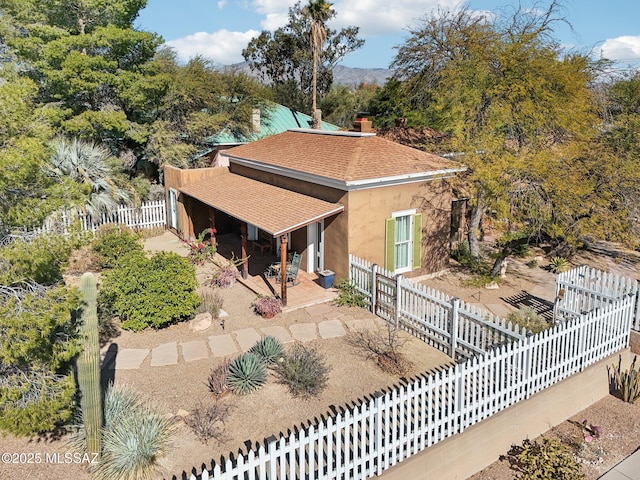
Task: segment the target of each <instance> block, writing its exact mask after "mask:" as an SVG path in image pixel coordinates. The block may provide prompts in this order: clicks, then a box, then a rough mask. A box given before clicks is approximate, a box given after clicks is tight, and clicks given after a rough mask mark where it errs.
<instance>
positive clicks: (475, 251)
mask: <svg viewBox="0 0 640 480" xmlns="http://www.w3.org/2000/svg"><path fill="white" fill-rule="evenodd" d="M486 209H487V207H486V205H485V202H484V192H483V191H482V190H479V191H478V193H477V195H476V203H475V205H473V206H472V207H471V209H470V213H469V232H468V233H467V240H468V241H469V253H470V254H471V256H472V257H473V258H475V259H479V258H480V240H479V234H480V225H481V224H482V217H483V216H484V212H485V210H486Z"/></svg>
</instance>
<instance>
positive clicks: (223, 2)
mask: <svg viewBox="0 0 640 480" xmlns="http://www.w3.org/2000/svg"><path fill="white" fill-rule="evenodd" d="M226 5H227V0H220V1H219V2H218V10H222V9H223V8H224V7H225V6H226Z"/></svg>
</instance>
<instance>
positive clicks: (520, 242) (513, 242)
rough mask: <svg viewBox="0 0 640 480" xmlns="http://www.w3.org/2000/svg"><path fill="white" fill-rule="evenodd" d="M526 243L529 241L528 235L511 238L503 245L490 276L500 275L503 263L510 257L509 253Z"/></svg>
mask: <svg viewBox="0 0 640 480" xmlns="http://www.w3.org/2000/svg"><path fill="white" fill-rule="evenodd" d="M525 243H529V238H528V237H523V238H518V239H515V240H511V241H510V242H508V243H507V244H506V245H505V246H503V247H502V250H501V251H500V255H498V258H496V261H495V262H494V263H493V267H492V268H491V273H490V274H489V276H490V277H491V278H493V277H497V276H498V275H500V271H501V270H502V264H503V263H504V261H505V260H506V259H507V258H508V257H509V255H511V254H512V253H513V250H514V248H516V247H517V246H519V245H524V244H525Z"/></svg>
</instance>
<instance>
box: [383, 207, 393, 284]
mask: <svg viewBox="0 0 640 480" xmlns="http://www.w3.org/2000/svg"><path fill="white" fill-rule="evenodd" d="M384 243H385V245H384V268H386V269H387V270H390V271H392V272H393V271H394V270H395V268H396V260H395V256H396V219H395V218H387V220H386V229H385V237H384Z"/></svg>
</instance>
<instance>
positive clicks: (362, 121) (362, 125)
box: [353, 112, 373, 132]
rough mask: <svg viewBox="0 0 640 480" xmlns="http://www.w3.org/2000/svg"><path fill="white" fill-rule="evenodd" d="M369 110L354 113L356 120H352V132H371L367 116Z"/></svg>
mask: <svg viewBox="0 0 640 480" xmlns="http://www.w3.org/2000/svg"><path fill="white" fill-rule="evenodd" d="M368 115H369V112H358V113H357V114H356V121H355V122H353V131H354V132H373V128H371V121H369V119H368V118H367V116H368Z"/></svg>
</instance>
